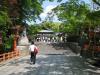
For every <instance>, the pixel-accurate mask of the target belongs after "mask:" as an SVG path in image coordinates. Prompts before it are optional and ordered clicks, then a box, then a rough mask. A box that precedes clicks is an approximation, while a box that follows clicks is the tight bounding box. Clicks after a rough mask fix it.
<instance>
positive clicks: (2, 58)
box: [0, 50, 20, 62]
mask: <svg viewBox="0 0 100 75" xmlns="http://www.w3.org/2000/svg"><path fill="white" fill-rule="evenodd" d="M19 55H20V52H19V51H18V50H16V51H12V52H8V53H4V54H0V62H2V61H6V60H9V59H11V58H14V57H17V56H19Z"/></svg>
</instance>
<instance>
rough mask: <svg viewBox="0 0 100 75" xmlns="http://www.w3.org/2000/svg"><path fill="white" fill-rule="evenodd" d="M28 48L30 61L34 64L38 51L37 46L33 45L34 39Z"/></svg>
mask: <svg viewBox="0 0 100 75" xmlns="http://www.w3.org/2000/svg"><path fill="white" fill-rule="evenodd" d="M29 50H30V61H31V62H32V63H33V64H35V62H36V55H37V53H38V48H37V46H35V45H34V41H32V43H31V45H30V46H29Z"/></svg>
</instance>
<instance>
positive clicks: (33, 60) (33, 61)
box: [31, 52, 36, 64]
mask: <svg viewBox="0 0 100 75" xmlns="http://www.w3.org/2000/svg"><path fill="white" fill-rule="evenodd" d="M35 61H36V53H34V52H31V62H32V63H33V64H35Z"/></svg>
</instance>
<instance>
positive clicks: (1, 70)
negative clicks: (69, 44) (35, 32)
mask: <svg viewBox="0 0 100 75" xmlns="http://www.w3.org/2000/svg"><path fill="white" fill-rule="evenodd" d="M37 45H38V47H39V48H40V51H39V54H38V55H37V61H36V64H35V65H32V64H30V62H29V56H25V57H22V58H18V59H15V60H13V61H11V62H8V63H7V64H6V65H4V66H1V67H0V75H100V68H96V67H93V66H91V65H89V64H88V63H86V62H85V61H84V59H82V58H81V57H80V56H78V55H76V54H74V53H73V52H71V50H70V49H69V48H66V49H65V48H61V47H60V46H58V47H57V46H52V45H47V44H46V43H38V44H37Z"/></svg>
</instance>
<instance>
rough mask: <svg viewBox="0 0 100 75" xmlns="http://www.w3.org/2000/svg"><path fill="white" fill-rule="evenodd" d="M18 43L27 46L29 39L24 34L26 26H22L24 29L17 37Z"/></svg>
mask: <svg viewBox="0 0 100 75" xmlns="http://www.w3.org/2000/svg"><path fill="white" fill-rule="evenodd" d="M18 45H19V46H27V45H29V40H28V38H27V35H26V28H24V30H23V32H22V35H21V37H20V38H19V41H18Z"/></svg>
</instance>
